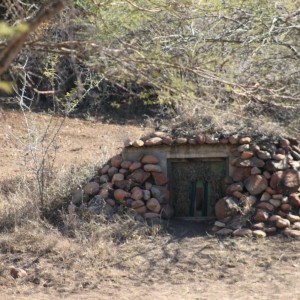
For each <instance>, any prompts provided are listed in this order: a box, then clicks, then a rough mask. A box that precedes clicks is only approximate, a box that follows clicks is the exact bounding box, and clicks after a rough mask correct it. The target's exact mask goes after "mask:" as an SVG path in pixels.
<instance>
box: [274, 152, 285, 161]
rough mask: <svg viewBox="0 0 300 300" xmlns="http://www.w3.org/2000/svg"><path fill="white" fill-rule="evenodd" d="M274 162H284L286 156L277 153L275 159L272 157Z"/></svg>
mask: <svg viewBox="0 0 300 300" xmlns="http://www.w3.org/2000/svg"><path fill="white" fill-rule="evenodd" d="M272 158H273V159H274V160H277V161H279V160H283V159H285V155H284V154H280V153H277V154H274V155H273V157H272Z"/></svg>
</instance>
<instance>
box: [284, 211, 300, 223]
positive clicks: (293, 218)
mask: <svg viewBox="0 0 300 300" xmlns="http://www.w3.org/2000/svg"><path fill="white" fill-rule="evenodd" d="M286 218H287V219H288V220H289V221H290V222H291V223H295V222H300V216H297V215H293V214H291V213H288V214H287V215H286Z"/></svg>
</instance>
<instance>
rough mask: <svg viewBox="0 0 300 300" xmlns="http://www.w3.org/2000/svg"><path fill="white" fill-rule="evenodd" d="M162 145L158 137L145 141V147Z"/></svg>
mask: <svg viewBox="0 0 300 300" xmlns="http://www.w3.org/2000/svg"><path fill="white" fill-rule="evenodd" d="M161 144H162V138H160V137H153V138H150V139H148V140H147V141H145V145H146V146H156V145H161Z"/></svg>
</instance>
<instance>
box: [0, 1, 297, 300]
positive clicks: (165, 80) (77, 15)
mask: <svg viewBox="0 0 300 300" xmlns="http://www.w3.org/2000/svg"><path fill="white" fill-rule="evenodd" d="M58 2H65V9H64V10H63V11H62V12H61V13H60V14H59V15H57V16H56V17H55V18H54V19H53V20H52V21H50V20H47V21H46V22H44V23H43V25H42V26H40V27H39V28H38V30H36V31H35V32H34V33H32V34H31V35H30V36H29V38H28V39H27V40H26V42H25V44H24V47H23V50H22V51H21V53H20V55H19V56H18V58H17V59H16V60H15V61H14V63H13V64H12V65H11V67H10V69H9V70H8V71H7V72H6V73H5V74H4V75H3V76H2V77H1V81H2V82H3V81H5V82H8V81H14V82H15V86H14V94H13V95H8V94H4V93H2V94H1V112H0V121H1V126H0V142H1V149H0V158H1V164H0V228H1V234H0V257H1V263H0V299H53V298H59V297H62V298H64V299H65V298H66V299H132V298H136V299H153V298H154V299H254V298H257V297H259V298H260V299H270V298H271V297H272V298H274V297H275V298H276V299H286V298H289V299H299V298H300V288H299V279H300V273H299V267H300V256H299V253H298V252H299V251H298V250H299V246H300V243H299V241H296V240H290V239H287V238H283V237H273V238H268V239H266V240H253V239H247V238H243V239H239V238H235V239H216V238H215V237H212V236H210V235H207V234H206V230H205V228H204V227H203V226H199V224H197V223H195V224H194V223H176V222H170V223H168V224H164V225H166V226H154V227H149V226H147V225H146V224H142V223H138V222H136V221H133V220H132V219H131V218H130V216H128V215H126V214H120V215H119V216H118V217H116V218H115V219H113V220H111V221H107V220H106V219H105V218H103V217H102V216H101V215H100V216H86V217H85V218H80V217H79V216H77V214H75V213H74V211H72V209H70V208H69V207H68V204H69V203H70V201H71V199H70V193H71V191H72V189H74V188H76V187H77V186H80V185H82V184H83V183H84V182H86V181H87V180H88V178H89V177H90V176H91V175H93V174H94V173H95V172H97V170H98V168H99V167H100V165H101V164H103V163H104V162H105V161H106V160H107V159H109V158H110V157H111V156H112V155H113V154H115V153H116V152H118V151H119V150H120V147H121V146H122V143H123V140H124V139H126V137H138V136H139V135H140V134H145V133H147V132H149V130H151V128H149V127H152V128H153V127H161V126H168V127H169V128H174V129H178V130H195V129H196V130H202V131H204V132H208V133H215V132H224V133H235V132H251V133H260V134H261V133H263V134H278V135H285V134H289V135H293V136H298V137H299V118H298V114H299V100H300V98H299V83H298V78H299V71H300V69H299V58H300V55H299V53H300V52H299V51H300V46H299V38H300V34H299V16H300V11H299V8H298V7H299V1H277V2H276V3H275V1H256V0H254V1H189V0H185V1H167V0H166V1H156V0H152V1H147V0H137V1H118V2H116V1H110V0H108V1H92V0H76V1H58ZM44 3H46V1H45V2H44V1H29V0H28V1H25V0H24V1H19V0H5V1H2V3H1V4H0V12H1V16H3V20H4V21H5V24H9V25H14V24H17V23H18V22H19V21H20V20H23V21H27V22H30V20H31V19H30V18H31V17H32V16H33V15H35V13H36V12H37V11H39V9H40V7H41V5H43V4H44ZM13 34H15V33H13ZM8 43H9V38H8V37H4V38H3V39H2V40H1V42H0V60H1V59H2V57H1V53H3V52H1V51H2V50H3V49H5V47H6V46H7V44H8ZM70 116H72V117H73V118H72V119H70V118H69V117H70ZM120 124H121V125H120ZM12 265H14V266H16V267H19V268H23V269H25V270H26V271H27V273H28V275H27V276H26V277H24V278H17V279H13V278H12V277H11V276H10V274H9V267H10V266H12Z"/></svg>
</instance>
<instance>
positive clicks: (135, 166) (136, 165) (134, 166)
mask: <svg viewBox="0 0 300 300" xmlns="http://www.w3.org/2000/svg"><path fill="white" fill-rule="evenodd" d="M141 167H142V164H141V163H140V162H138V161H135V162H133V163H132V164H131V165H130V167H129V171H130V172H133V171H135V170H137V169H140V168H141Z"/></svg>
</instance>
